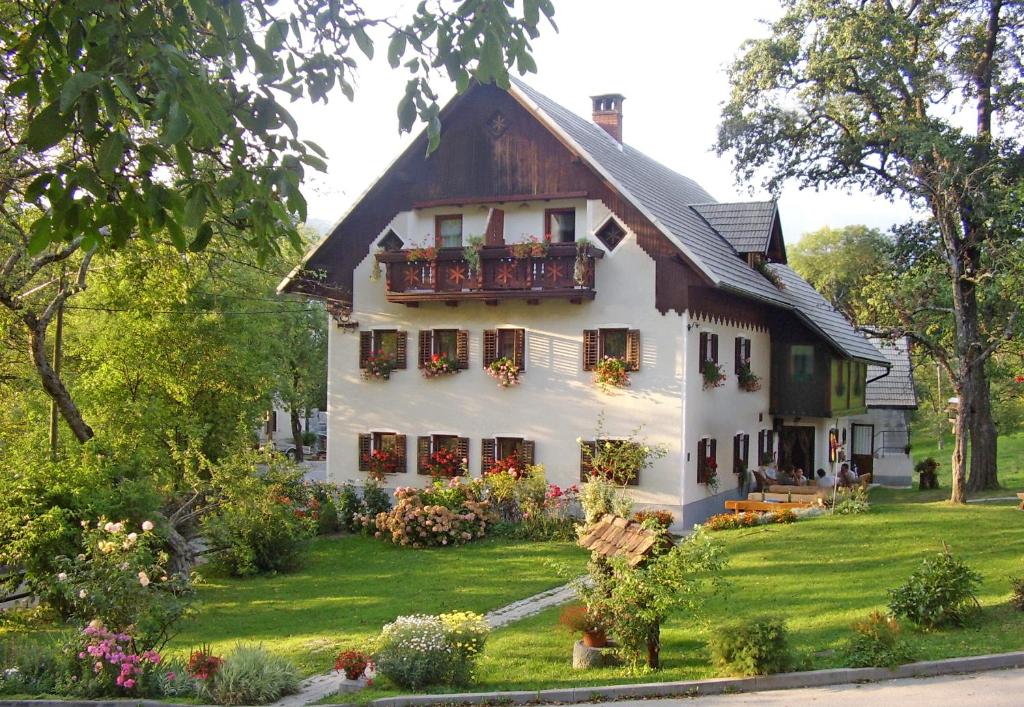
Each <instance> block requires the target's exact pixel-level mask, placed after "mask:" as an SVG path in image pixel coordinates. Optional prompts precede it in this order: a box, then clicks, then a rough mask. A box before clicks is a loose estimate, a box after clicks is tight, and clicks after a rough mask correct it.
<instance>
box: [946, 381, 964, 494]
mask: <svg viewBox="0 0 1024 707" xmlns="http://www.w3.org/2000/svg"><path fill="white" fill-rule="evenodd" d="M954 390H956V393H957V397H958V399H959V400H960V406H959V411H958V412H957V416H956V422H955V423H954V425H953V455H952V458H951V459H950V470H951V471H952V472H953V480H952V483H950V489H951V491H950V496H949V502H950V503H967V488H966V479H967V449H966V447H967V419H966V418H967V417H968V413H967V412H966V410H965V406H964V404H963V400H964V390H963V388H962V387H961V386H955V387H954Z"/></svg>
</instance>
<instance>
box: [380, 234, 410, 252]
mask: <svg viewBox="0 0 1024 707" xmlns="http://www.w3.org/2000/svg"><path fill="white" fill-rule="evenodd" d="M404 245H405V243H404V242H402V239H401V238H400V237H399V235H398V234H397V233H395V232H394V231H388V234H387V235H386V236H384V237H383V238H381V239H380V247H381V248H383V249H384V250H387V251H392V250H401V249H402V246H404Z"/></svg>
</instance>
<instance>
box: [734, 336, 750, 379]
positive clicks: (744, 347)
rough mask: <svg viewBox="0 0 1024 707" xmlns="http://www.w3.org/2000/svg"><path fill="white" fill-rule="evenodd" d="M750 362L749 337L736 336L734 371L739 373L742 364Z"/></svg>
mask: <svg viewBox="0 0 1024 707" xmlns="http://www.w3.org/2000/svg"><path fill="white" fill-rule="evenodd" d="M745 363H747V364H749V363H750V339H748V338H746V337H745V336H737V337H736V371H735V372H736V373H737V374H739V372H740V368H742V367H743V364H745Z"/></svg>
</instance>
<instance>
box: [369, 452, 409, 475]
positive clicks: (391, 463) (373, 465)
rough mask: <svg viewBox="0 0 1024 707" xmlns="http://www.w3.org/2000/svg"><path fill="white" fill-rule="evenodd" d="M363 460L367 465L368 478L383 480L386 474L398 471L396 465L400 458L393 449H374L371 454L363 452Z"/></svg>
mask: <svg viewBox="0 0 1024 707" xmlns="http://www.w3.org/2000/svg"><path fill="white" fill-rule="evenodd" d="M363 461H364V462H365V463H366V464H367V465H368V466H369V471H368V472H367V473H368V474H369V475H370V478H371V479H374V480H376V481H383V480H384V476H385V475H386V474H394V473H396V472H397V471H398V465H399V463H400V462H401V461H402V458H401V457H400V456H399V454H398V452H397V451H395V450H394V449H375V450H373V453H372V454H364V455H363Z"/></svg>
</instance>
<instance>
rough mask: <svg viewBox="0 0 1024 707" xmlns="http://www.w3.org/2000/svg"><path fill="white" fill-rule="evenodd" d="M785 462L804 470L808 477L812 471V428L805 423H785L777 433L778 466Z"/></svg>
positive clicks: (780, 466) (783, 465)
mask: <svg viewBox="0 0 1024 707" xmlns="http://www.w3.org/2000/svg"><path fill="white" fill-rule="evenodd" d="M787 464H792V465H793V468H800V469H803V470H804V476H805V477H807V478H810V475H811V474H813V473H814V469H815V466H814V428H813V427H808V426H806V425H787V426H784V427H783V428H782V433H781V434H780V435H779V468H780V469H782V468H783V467H785V466H786V465H787Z"/></svg>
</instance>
